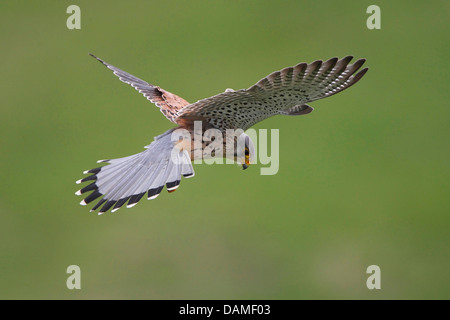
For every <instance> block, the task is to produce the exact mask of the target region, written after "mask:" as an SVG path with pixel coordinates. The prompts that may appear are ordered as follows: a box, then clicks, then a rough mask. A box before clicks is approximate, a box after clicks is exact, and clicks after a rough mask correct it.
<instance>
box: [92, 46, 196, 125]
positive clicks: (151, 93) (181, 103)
mask: <svg viewBox="0 0 450 320" xmlns="http://www.w3.org/2000/svg"><path fill="white" fill-rule="evenodd" d="M89 55H91V56H92V57H94V58H95V59H97V60H98V61H100V62H101V63H102V64H103V65H105V66H106V67H107V68H108V69H110V70H112V71H113V72H114V74H115V75H116V76H117V77H119V79H120V81H122V82H125V83H128V84H129V85H130V86H132V87H133V88H135V89H136V90H138V91H139V92H140V93H142V94H143V95H144V97H146V98H147V99H148V100H150V101H151V102H152V103H154V104H155V105H156V106H157V107H159V109H160V110H161V112H162V113H163V114H164V115H165V116H166V118H167V119H169V120H170V121H172V122H174V123H176V122H175V117H176V116H175V115H176V114H177V112H178V111H179V110H180V109H182V108H183V107H185V106H187V105H189V102H187V101H186V100H184V99H183V98H180V97H179V96H177V95H175V94H173V93H170V92H168V91H166V90H164V89H161V88H160V87H157V86H154V85H152V84H150V83H148V82H145V81H144V80H141V79H139V78H137V77H135V76H133V75H131V74H129V73H127V72H125V71H123V70H120V69H119V68H116V67H114V66H113V65H110V64H109V63H107V62H105V61H103V60H102V59H100V58H98V57H96V56H94V55H93V54H92V53H89Z"/></svg>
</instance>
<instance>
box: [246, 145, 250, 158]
mask: <svg viewBox="0 0 450 320" xmlns="http://www.w3.org/2000/svg"><path fill="white" fill-rule="evenodd" d="M249 154H250V152H249V151H248V148H247V147H246V148H245V155H246V156H248V155H249Z"/></svg>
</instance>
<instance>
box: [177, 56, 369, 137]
mask: <svg viewBox="0 0 450 320" xmlns="http://www.w3.org/2000/svg"><path fill="white" fill-rule="evenodd" d="M352 59H353V57H352V56H347V57H345V58H342V59H340V60H339V59H338V58H332V59H330V60H328V61H326V62H323V61H322V60H318V61H315V62H313V63H310V64H306V63H300V64H298V65H296V66H294V67H289V68H285V69H283V70H281V71H277V72H274V73H272V74H270V75H268V76H267V77H265V78H263V79H261V80H260V81H259V82H258V83H256V84H255V85H253V86H251V87H250V88H248V89H242V90H237V91H233V90H228V89H227V91H225V92H223V93H221V94H218V95H216V96H213V97H210V98H207V99H203V100H200V101H197V102H196V103H193V104H191V105H189V106H187V107H185V108H183V109H182V110H180V111H179V112H178V118H177V121H178V122H181V121H193V120H203V121H207V122H209V123H211V124H212V125H213V126H215V127H217V128H222V129H227V128H232V129H237V128H240V129H243V130H246V129H248V128H250V127H251V126H252V125H254V124H255V123H257V122H259V121H262V120H264V119H266V118H269V117H271V116H274V115H277V114H285V115H300V114H306V113H309V112H311V111H312V110H313V109H312V108H311V107H310V106H308V105H306V103H308V102H311V101H314V100H318V99H321V98H325V97H329V96H331V95H333V94H336V93H338V92H340V91H342V90H345V89H346V88H348V87H350V86H351V85H353V84H355V83H356V82H357V81H358V80H359V79H361V78H362V76H363V75H364V74H365V73H366V72H367V70H368V68H365V69H363V70H361V71H359V72H358V73H356V72H357V71H358V69H359V68H360V67H361V66H362V65H363V64H364V62H365V59H360V60H357V61H356V62H355V63H354V64H352V65H349V62H350V61H351V60H352ZM355 73H356V74H355Z"/></svg>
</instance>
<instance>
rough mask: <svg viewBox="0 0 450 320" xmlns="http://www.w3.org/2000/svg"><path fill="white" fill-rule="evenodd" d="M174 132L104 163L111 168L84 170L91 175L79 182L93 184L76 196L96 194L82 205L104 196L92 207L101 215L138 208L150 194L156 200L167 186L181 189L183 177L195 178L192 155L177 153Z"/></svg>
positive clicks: (168, 132)
mask: <svg viewBox="0 0 450 320" xmlns="http://www.w3.org/2000/svg"><path fill="white" fill-rule="evenodd" d="M171 132H172V130H169V131H167V132H166V133H164V134H163V135H160V136H158V137H157V138H156V139H155V141H153V142H152V143H151V144H150V145H149V146H147V147H146V148H147V149H146V150H145V151H143V152H141V153H138V154H135V155H132V156H129V157H124V158H118V159H112V160H102V161H101V162H104V163H108V165H106V166H103V167H99V168H96V169H92V170H88V171H85V173H92V175H91V176H88V177H86V178H84V179H80V180H78V181H77V183H82V182H86V181H92V183H91V184H89V185H88V186H86V187H84V188H82V189H80V190H78V191H77V192H76V194H77V195H82V194H84V193H86V192H89V191H93V192H92V193H91V194H90V195H88V196H87V197H86V198H85V199H84V200H82V201H81V203H80V204H82V205H86V204H89V203H91V202H93V201H94V200H96V199H98V198H100V197H102V198H101V199H100V200H99V202H98V203H97V204H96V205H95V206H94V207H93V208H92V210H91V211H95V210H96V209H98V208H100V207H101V206H102V207H101V209H100V211H99V214H102V213H104V212H106V211H108V210H109V209H111V208H112V210H111V211H112V212H114V211H117V210H119V209H120V208H121V207H122V206H123V205H125V204H126V203H127V202H128V204H127V207H128V208H131V207H133V206H134V205H136V204H137V203H138V202H139V201H140V200H141V199H142V198H143V197H144V195H145V194H146V193H147V192H148V199H154V198H156V197H157V196H158V195H159V194H160V192H161V191H162V189H163V188H164V186H166V187H167V190H168V191H169V192H172V191H175V190H176V188H178V186H179V184H180V181H181V176H184V177H192V176H194V169H193V167H192V163H191V159H190V155H189V153H188V152H187V151H178V150H174V149H173V148H174V143H173V142H172V141H171Z"/></svg>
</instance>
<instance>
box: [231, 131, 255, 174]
mask: <svg viewBox="0 0 450 320" xmlns="http://www.w3.org/2000/svg"><path fill="white" fill-rule="evenodd" d="M236 142H237V143H236V144H235V153H234V154H235V160H236V162H237V163H239V164H240V165H242V168H243V169H247V168H248V166H249V165H250V164H251V163H253V162H254V160H255V146H254V145H253V141H252V139H250V137H249V136H248V135H246V134H245V133H242V134H240V135H239V136H238V137H237V139H236Z"/></svg>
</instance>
